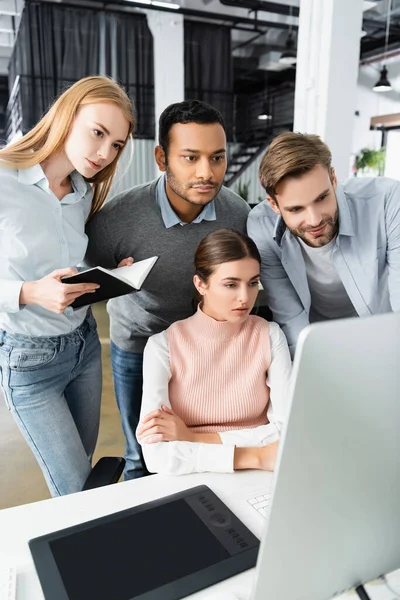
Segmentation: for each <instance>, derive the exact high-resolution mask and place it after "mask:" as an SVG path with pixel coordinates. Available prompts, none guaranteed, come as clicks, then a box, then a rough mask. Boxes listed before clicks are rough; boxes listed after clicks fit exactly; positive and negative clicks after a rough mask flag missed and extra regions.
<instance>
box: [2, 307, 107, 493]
mask: <svg viewBox="0 0 400 600" xmlns="http://www.w3.org/2000/svg"><path fill="white" fill-rule="evenodd" d="M0 384H1V387H2V389H3V391H4V395H5V400H6V403H7V406H8V408H9V410H10V411H11V414H12V415H13V417H14V419H15V421H16V423H17V425H18V427H19V429H20V430H21V433H22V435H23V436H24V438H25V440H26V441H27V442H28V444H29V446H30V448H31V450H32V452H33V453H34V455H35V457H36V459H37V461H38V463H39V465H40V467H41V469H42V471H43V475H44V477H45V479H46V481H47V485H48V486H49V489H50V492H51V494H52V495H53V496H61V495H63V494H70V493H72V492H78V491H80V490H81V489H82V487H83V485H84V483H85V481H86V479H87V477H88V475H89V473H90V471H91V459H92V454H93V452H94V449H95V446H96V442H97V435H98V431H99V421H100V401H101V384H102V374H101V348H100V341H99V338H98V335H97V327H96V322H95V320H94V318H93V316H92V314H91V312H90V311H89V313H88V316H87V317H86V319H85V321H84V322H83V323H82V325H80V326H79V327H78V328H77V329H75V330H74V331H72V332H71V333H68V334H66V335H60V336H54V337H30V336H26V335H20V334H8V333H7V332H5V331H2V330H0Z"/></svg>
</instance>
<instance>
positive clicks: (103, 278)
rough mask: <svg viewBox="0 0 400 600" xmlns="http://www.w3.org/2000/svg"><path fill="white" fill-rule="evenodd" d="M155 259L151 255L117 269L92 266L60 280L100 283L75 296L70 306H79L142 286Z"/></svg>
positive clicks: (135, 289) (156, 257) (135, 290)
mask: <svg viewBox="0 0 400 600" xmlns="http://www.w3.org/2000/svg"><path fill="white" fill-rule="evenodd" d="M157 259H158V256H152V257H151V258H147V259H146V260H141V261H139V262H135V263H133V265H130V266H125V267H118V268H117V269H105V268H104V267H93V268H92V269H86V270H85V271H80V272H79V273H76V274H75V275H71V276H69V277H63V278H62V282H63V283H65V284H71V283H97V284H99V285H100V287H99V288H98V289H97V290H96V291H95V292H92V293H90V294H83V295H82V296H79V298H76V300H74V302H73V303H72V304H71V306H72V308H80V307H81V306H87V305H88V304H94V303H95V302H100V301H101V300H109V299H110V298H117V297H118V296H123V295H124V294H130V293H132V292H137V291H138V290H140V288H141V287H142V285H143V282H144V281H145V279H146V277H147V276H148V274H149V273H150V271H151V269H152V268H153V266H154V264H155V263H156V261H157Z"/></svg>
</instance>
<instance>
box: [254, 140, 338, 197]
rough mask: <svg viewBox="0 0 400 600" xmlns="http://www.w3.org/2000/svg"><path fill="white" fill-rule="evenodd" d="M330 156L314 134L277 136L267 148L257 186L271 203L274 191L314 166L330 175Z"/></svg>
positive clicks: (327, 149) (328, 151) (326, 148)
mask: <svg viewBox="0 0 400 600" xmlns="http://www.w3.org/2000/svg"><path fill="white" fill-rule="evenodd" d="M331 162H332V154H331V151H330V150H329V148H328V146H327V145H326V144H324V142H323V141H322V140H321V139H320V138H319V137H318V136H317V135H310V134H307V133H293V132H291V131H287V132H285V133H281V134H280V135H278V136H277V137H276V138H275V139H274V140H272V142H271V144H270V145H269V146H268V148H267V151H266V152H265V154H264V156H263V157H262V159H261V164H260V168H259V171H258V174H259V178H260V182H261V185H262V186H263V188H264V189H265V190H266V192H267V194H268V195H269V196H271V198H273V199H274V200H275V199H276V198H275V194H276V188H277V187H278V185H279V184H280V183H281V182H282V181H283V180H284V179H286V178H288V177H301V175H304V174H305V173H309V172H310V171H312V169H314V167H316V166H317V165H322V166H324V167H326V169H327V171H328V172H329V175H330V174H331Z"/></svg>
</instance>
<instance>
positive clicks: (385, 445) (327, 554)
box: [253, 313, 400, 600]
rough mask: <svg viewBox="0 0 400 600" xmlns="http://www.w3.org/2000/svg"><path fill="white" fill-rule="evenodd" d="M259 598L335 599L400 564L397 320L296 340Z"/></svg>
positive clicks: (315, 331) (353, 322) (355, 324)
mask: <svg viewBox="0 0 400 600" xmlns="http://www.w3.org/2000/svg"><path fill="white" fill-rule="evenodd" d="M290 404H291V409H290V415H289V419H288V422H287V425H286V427H285V428H284V431H283V435H282V442H281V447H280V449H279V454H278V460H277V479H276V486H275V491H274V497H273V501H272V506H271V511H270V515H269V519H268V521H267V524H266V528H265V531H264V535H263V539H262V543H261V550H260V553H259V556H258V561H257V580H256V586H255V590H254V593H253V598H254V600H268V599H269V600H289V599H290V600H328V599H330V598H332V597H333V596H334V595H336V594H339V593H341V592H343V591H344V590H347V589H350V588H353V587H356V586H357V585H359V584H363V583H365V582H367V581H370V580H371V579H374V578H376V577H378V576H379V575H382V574H384V573H387V572H389V571H392V570H394V569H396V568H399V567H400V314H399V313H397V314H396V313H391V314H385V315H379V316H373V317H365V318H357V319H346V320H337V321H330V322H326V323H320V324H315V325H311V326H310V327H307V329H305V330H304V331H303V332H302V334H301V336H300V339H299V342H298V347H297V351H296V356H295V361H294V372H293V380H292V386H291V393H290Z"/></svg>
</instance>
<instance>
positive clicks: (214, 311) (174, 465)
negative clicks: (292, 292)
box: [136, 229, 291, 474]
mask: <svg viewBox="0 0 400 600" xmlns="http://www.w3.org/2000/svg"><path fill="white" fill-rule="evenodd" d="M260 263H261V259H260V255H259V252H258V250H257V247H256V245H255V244H254V242H253V241H252V240H251V239H250V238H248V237H247V236H245V235H242V234H241V233H239V232H236V231H233V230H230V229H220V230H219V231H214V232H213V233H211V234H209V235H208V236H207V237H205V238H204V239H203V240H202V242H201V243H200V244H199V246H198V248H197V251H196V255H195V269H196V271H195V273H196V274H195V276H194V285H195V287H196V289H197V292H198V293H199V294H200V297H201V302H200V303H199V306H198V308H197V312H196V313H195V314H194V315H193V316H191V317H189V318H188V319H184V320H183V321H178V322H176V323H174V324H173V325H171V326H170V327H169V328H168V329H167V330H166V331H164V332H162V333H158V334H157V335H153V336H152V337H151V338H150V339H149V341H148V343H147V346H146V349H145V352H144V362H143V398H142V410H141V420H140V423H139V427H138V429H137V432H136V434H137V438H138V440H139V442H140V443H141V445H142V447H143V455H144V459H145V462H146V465H147V468H148V469H149V471H150V472H153V473H164V474H183V473H193V472H204V471H215V472H221V473H228V472H232V471H234V470H236V469H264V470H267V471H271V470H273V469H274V465H275V458H276V454H277V449H278V440H279V435H280V430H281V428H282V423H283V421H284V419H285V415H286V400H287V386H288V381H289V376H290V372H291V360H290V354H289V349H288V346H287V343H286V338H285V336H284V334H283V333H282V331H281V329H280V328H279V326H278V325H277V324H276V323H268V322H267V321H265V320H264V319H262V318H260V317H257V316H254V315H250V311H251V309H252V308H253V306H254V303H255V301H256V298H257V293H258V284H259V279H260Z"/></svg>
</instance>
